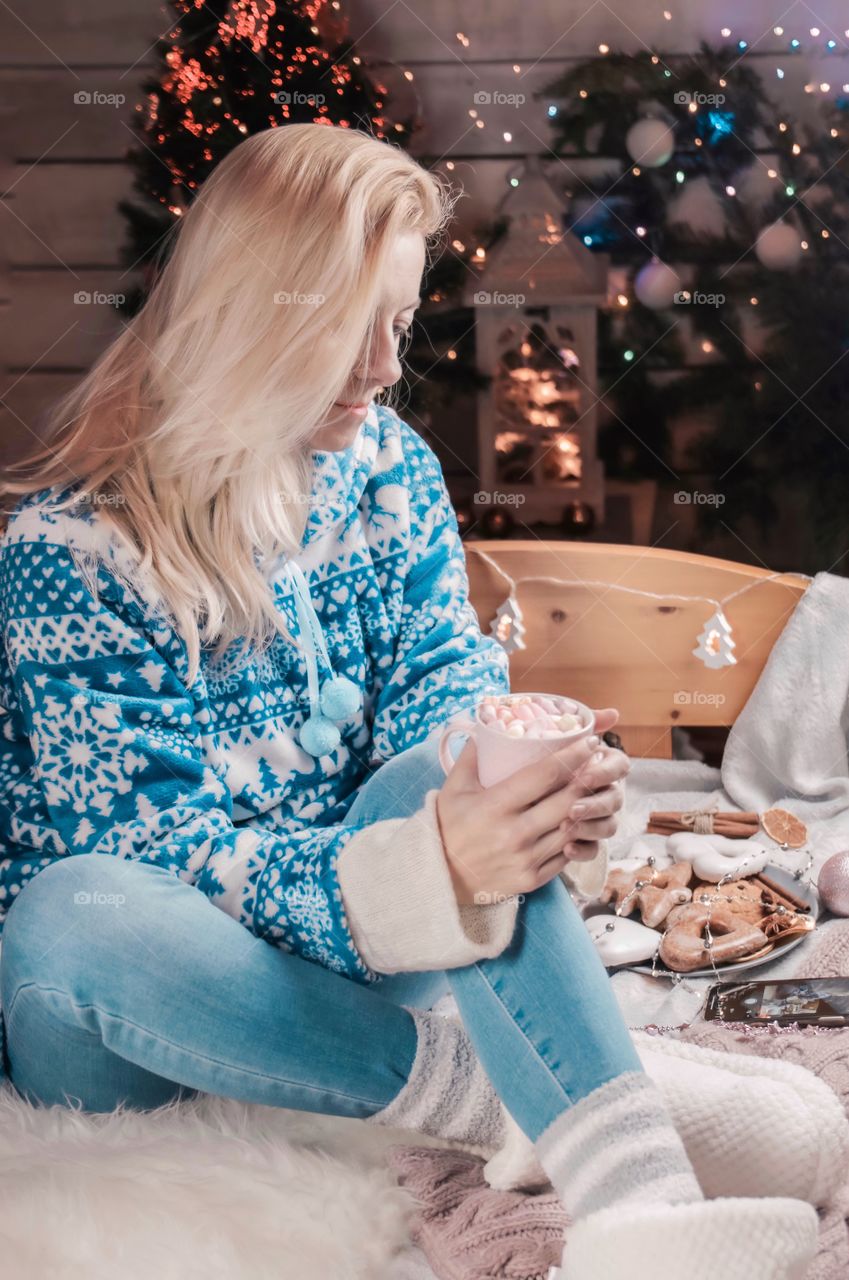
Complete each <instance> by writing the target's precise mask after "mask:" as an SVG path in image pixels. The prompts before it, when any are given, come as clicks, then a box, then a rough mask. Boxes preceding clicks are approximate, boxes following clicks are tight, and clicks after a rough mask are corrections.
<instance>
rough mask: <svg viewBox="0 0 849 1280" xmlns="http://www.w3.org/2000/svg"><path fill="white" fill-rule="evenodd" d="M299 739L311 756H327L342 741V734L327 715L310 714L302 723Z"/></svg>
mask: <svg viewBox="0 0 849 1280" xmlns="http://www.w3.org/2000/svg"><path fill="white" fill-rule="evenodd" d="M298 741H299V742H300V744H301V746H302V747H303V749H304V751H306V752H307V753H308V754H309V755H311V756H326V755H328V754H329V753H330V752H331V751H335V750H336V748H337V747H338V746H339V743H340V742H341V741H342V735H341V733H340V732H339V730H338V729H337V728H336V725H335V724H333V722H332V721H331V720H328V718H327V716H315V715H313V716H310V718H309V720H305V721H304V723H303V724H302V725H301V728H300V731H299V733H298Z"/></svg>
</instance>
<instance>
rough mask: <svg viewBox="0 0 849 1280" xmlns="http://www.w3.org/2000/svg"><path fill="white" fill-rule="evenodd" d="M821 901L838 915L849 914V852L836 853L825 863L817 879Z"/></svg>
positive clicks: (826, 907)
mask: <svg viewBox="0 0 849 1280" xmlns="http://www.w3.org/2000/svg"><path fill="white" fill-rule="evenodd" d="M817 891H818V893H819V895H820V901H821V903H822V905H823V906H824V907H825V909H826V910H827V911H831V912H832V913H833V914H834V915H836V916H849V853H835V854H832V856H831V857H830V858H829V859H828V860H827V861H826V862H824V863H823V865H822V869H821V871H820V874H819V879H818V880H817Z"/></svg>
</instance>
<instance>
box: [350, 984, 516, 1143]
mask: <svg viewBox="0 0 849 1280" xmlns="http://www.w3.org/2000/svg"><path fill="white" fill-rule="evenodd" d="M403 1007H404V1008H406V1009H407V1012H408V1013H409V1014H411V1015H412V1017H413V1020H414V1021H415V1024H416V1035H417V1042H416V1056H415V1058H414V1060H413V1065H412V1068H411V1070H410V1075H409V1078H408V1080H407V1082H406V1083H405V1084H404V1085H403V1087H402V1088H401V1091H400V1092H399V1093H398V1094H397V1096H396V1097H394V1098H393V1099H392V1101H391V1102H390V1103H389V1105H388V1106H386V1107H384V1108H383V1109H382V1110H381V1111H378V1112H376V1113H375V1114H374V1115H372V1116H369V1117H368V1119H369V1122H370V1123H373V1124H383V1125H390V1126H392V1127H397V1128H399V1129H413V1130H415V1131H416V1132H417V1133H427V1134H430V1135H431V1136H433V1137H435V1138H453V1139H455V1140H458V1141H460V1142H469V1143H472V1144H473V1145H474V1146H481V1147H487V1148H497V1147H498V1146H499V1145H500V1144H501V1143H502V1142H503V1141H504V1135H505V1131H506V1121H505V1113H504V1108H503V1107H502V1105H501V1103H500V1101H499V1100H498V1097H497V1095H496V1093H495V1090H494V1089H493V1087H492V1085H491V1084H490V1081H489V1077H488V1076H487V1074H486V1072H485V1071H484V1069H483V1067H482V1066H481V1063H480V1061H479V1059H478V1057H477V1054H476V1053H475V1050H474V1048H473V1046H472V1042H471V1040H470V1039H469V1037H468V1035H467V1034H466V1032H465V1030H464V1028H463V1026H462V1025H461V1023H459V1022H458V1021H457V1020H456V1019H454V1018H445V1017H442V1016H441V1015H440V1014H438V1013H433V1012H431V1011H430V1010H427V1009H416V1008H408V1007H407V1006H406V1005H405V1006H403Z"/></svg>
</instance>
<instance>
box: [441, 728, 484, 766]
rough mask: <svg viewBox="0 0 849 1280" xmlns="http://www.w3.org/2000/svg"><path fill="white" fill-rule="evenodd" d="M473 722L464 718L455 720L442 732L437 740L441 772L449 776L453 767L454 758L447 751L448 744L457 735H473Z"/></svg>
mask: <svg viewBox="0 0 849 1280" xmlns="http://www.w3.org/2000/svg"><path fill="white" fill-rule="evenodd" d="M475 727H476V726H475V722H474V720H470V719H468V718H464V719H463V720H455V721H453V722H452V723H451V724H447V725H446V726H445V728H444V729H443V730H442V734H441V735H440V738H439V763H440V764H441V765H442V771H443V773H445V774H449V773H450V772H451V769H452V768H453V766H454V763H455V761H454V757H453V756H452V755H451V752H450V751H449V750H448V744H449V742H450V741H451V739H452V738H453V737H454V735H455V734H457V733H466V734H468V733H473V732H474V730H475Z"/></svg>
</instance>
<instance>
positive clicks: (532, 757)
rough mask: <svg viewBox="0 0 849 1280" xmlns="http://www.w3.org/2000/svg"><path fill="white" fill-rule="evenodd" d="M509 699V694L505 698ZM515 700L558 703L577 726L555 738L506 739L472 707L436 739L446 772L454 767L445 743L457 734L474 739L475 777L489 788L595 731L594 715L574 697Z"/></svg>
mask: <svg viewBox="0 0 849 1280" xmlns="http://www.w3.org/2000/svg"><path fill="white" fill-rule="evenodd" d="M507 696H508V697H509V695H507ZM515 697H516V698H519V697H530V698H547V699H549V701H551V702H554V703H556V704H557V706H558V708H559V710H560V711H561V713H563V714H571V715H573V716H577V717H578V719H579V720H580V722H581V723H580V725H579V727H578V728H576V729H572V730H570V731H568V732H565V733H563V734H561V735H559V736H558V737H556V738H509V737H508V736H507V734H506V733H502V732H500V731H499V730H498V729H493V728H491V727H490V726H489V725H488V724H484V723H483V721H482V720H481V719H480V714H479V713H480V707H479V706H478V707H477V708H475V712H474V715H473V716H466V717H464V718H463V719H461V720H453V721H452V722H451V723H450V724H447V725H446V726H445V728H444V729H443V730H442V736H441V738H440V740H439V763H440V764H441V765H442V768H443V769H444V770H445V772H446V773H448V772H449V771H450V770H451V766H452V765H453V764H454V758H453V756H452V755H451V753H450V751H449V750H448V744H449V743H450V741H451V739H452V738H453V737H454V736H455V734H458V733H464V734H471V736H472V737H473V738H474V739H475V746H476V748H477V755H478V778H479V779H480V783H481V786H482V787H492V786H494V785H495V784H496V783H497V782H503V781H504V779H505V778H509V777H510V775H511V774H513V773H515V772H516V770H517V769H523V768H524V767H525V765H527V764H533V763H534V762H535V761H536V760H544V759H545V758H546V756H550V755H551V753H552V752H553V751H560V750H561V748H563V747H565V746H566V745H567V744H568V743H570V742H578V741H579V740H580V739H581V738H586V737H588V736H589V734H591V733H592V732H593V731H594V729H595V712H593V711H592V710H591V709H590V708H589V707H587V706H585V705H584V704H583V702H576V701H575V699H574V698H562V697H560V695H559V694H554V693H531V694H524V695H522V694H516V695H515Z"/></svg>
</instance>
